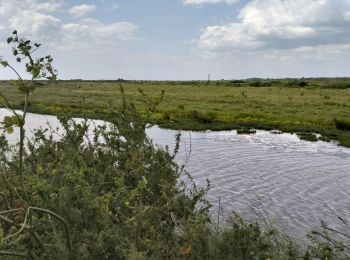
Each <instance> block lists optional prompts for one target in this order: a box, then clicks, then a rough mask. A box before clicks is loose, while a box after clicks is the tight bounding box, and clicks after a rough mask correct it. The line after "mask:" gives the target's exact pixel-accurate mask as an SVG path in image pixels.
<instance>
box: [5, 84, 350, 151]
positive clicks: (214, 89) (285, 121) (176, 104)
mask: <svg viewBox="0 0 350 260" xmlns="http://www.w3.org/2000/svg"><path fill="white" fill-rule="evenodd" d="M120 85H122V86H123V87H124V90H125V93H126V95H127V97H129V98H131V99H132V100H133V101H134V102H135V104H136V105H137V107H138V109H139V110H140V111H143V108H144V107H145V106H144V103H143V101H144V100H145V97H144V96H142V95H141V94H140V93H139V89H141V90H143V91H144V92H145V93H146V94H147V95H148V96H151V97H156V96H159V94H160V93H161V92H162V90H164V91H165V95H164V99H163V102H162V103H161V105H160V106H159V107H158V108H157V111H156V113H155V117H154V120H155V122H156V123H157V124H159V125H160V126H162V127H167V128H174V129H189V130H205V129H212V130H223V129H249V128H257V129H270V130H271V129H279V130H282V131H286V132H297V133H299V135H300V136H301V138H303V139H308V140H313V139H314V140H317V138H316V137H315V136H313V135H312V134H310V133H319V134H322V137H321V139H322V140H326V141H327V140H338V141H340V144H341V145H344V146H349V147H350V131H349V129H350V114H349V111H350V79H347V78H344V79H342V78H337V79H323V78H321V79H302V80H301V79H299V80H296V79H282V80H260V79H251V80H243V81H241V80H232V81H212V82H210V83H208V82H204V81H187V82H184V81H183V82H176V81H166V82H161V81H159V82H154V81H153V82H151V81H80V80H76V81H57V82H55V83H52V84H50V85H48V86H45V87H41V88H39V89H37V90H36V91H35V93H34V94H33V96H32V97H31V100H30V102H31V103H30V110H31V111H33V112H39V113H49V114H57V113H61V112H62V111H68V112H70V113H72V115H75V116H77V115H82V114H83V107H84V106H83V103H84V102H83V100H84V99H85V113H87V114H88V115H89V116H91V117H94V118H105V115H106V114H108V112H109V111H110V110H111V109H114V108H116V107H118V104H120V102H121V93H120ZM0 90H1V91H2V92H3V93H4V94H5V95H6V96H7V97H8V98H9V100H10V101H12V102H13V103H14V104H16V107H20V106H21V104H22V103H23V101H22V100H21V99H20V95H19V92H18V91H17V90H16V87H14V86H12V85H11V84H10V82H8V81H0ZM336 122H337V123H336Z"/></svg>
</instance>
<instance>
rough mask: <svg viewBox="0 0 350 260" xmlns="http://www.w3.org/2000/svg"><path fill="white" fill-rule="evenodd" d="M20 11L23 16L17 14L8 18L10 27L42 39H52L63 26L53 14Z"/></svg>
mask: <svg viewBox="0 0 350 260" xmlns="http://www.w3.org/2000/svg"><path fill="white" fill-rule="evenodd" d="M20 13H21V16H19V15H15V16H12V17H10V18H9V19H8V25H9V27H10V28H12V29H18V30H20V32H22V33H25V34H29V35H35V36H37V37H39V38H40V39H41V40H46V39H47V40H48V39H50V38H51V37H52V36H54V35H55V34H56V33H57V31H59V30H60V28H61V26H62V22H61V20H60V19H58V18H56V17H54V16H51V15H45V14H42V13H38V12H33V11H27V10H23V11H21V12H20ZM23 17H26V18H25V19H23Z"/></svg>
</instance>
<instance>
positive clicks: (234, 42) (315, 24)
mask: <svg viewBox="0 0 350 260" xmlns="http://www.w3.org/2000/svg"><path fill="white" fill-rule="evenodd" d="M13 29H17V30H18V32H19V33H20V34H21V35H22V36H23V37H27V38H30V39H33V40H35V41H38V42H41V43H42V44H43V48H42V50H41V52H40V53H39V54H44V53H50V54H52V56H53V57H54V58H55V65H56V67H57V69H58V71H59V78H61V79H70V78H82V79H115V78H125V79H145V80H154V79H158V80H190V79H203V80H205V79H206V78H207V74H208V73H210V74H211V75H212V78H213V79H221V78H224V79H232V78H249V77H263V78H279V77H319V76H320V77H325V76H350V73H349V71H348V68H349V65H350V64H349V63H350V62H349V61H350V59H349V58H350V55H349V53H350V0H337V1H334V0H96V1H92V0H73V1H68V0H50V1H42V0H0V40H1V41H0V56H1V57H3V58H5V59H8V60H9V61H12V60H11V57H10V52H11V48H10V47H9V46H7V45H6V44H5V40H6V38H7V37H8V36H9V34H10V33H11V31H12V30H13ZM18 69H19V70H20V68H18ZM8 78H13V75H12V74H11V73H10V71H6V70H5V71H4V70H3V69H1V70H0V79H8Z"/></svg>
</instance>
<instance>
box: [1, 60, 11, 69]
mask: <svg viewBox="0 0 350 260" xmlns="http://www.w3.org/2000/svg"><path fill="white" fill-rule="evenodd" d="M0 64H1V65H2V66H4V67H5V68H6V67H7V66H8V65H9V63H8V62H7V61H6V60H0Z"/></svg>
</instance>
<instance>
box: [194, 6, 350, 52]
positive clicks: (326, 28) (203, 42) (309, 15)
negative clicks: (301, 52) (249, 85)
mask: <svg viewBox="0 0 350 260" xmlns="http://www.w3.org/2000/svg"><path fill="white" fill-rule="evenodd" d="M349 13H350V1H349V0H337V1H334V0H284V1H281V0H254V1H251V2H249V3H248V4H247V5H246V6H245V7H244V8H243V9H242V10H241V12H240V14H239V16H238V21H237V22H233V23H229V24H226V25H218V26H209V27H207V28H206V29H205V30H204V31H203V33H202V35H201V36H200V38H199V40H198V46H199V47H201V48H203V49H204V50H210V51H217V52H222V51H232V50H239V49H241V50H242V49H245V50H247V49H248V50H262V49H294V48H299V47H302V46H318V45H326V44H342V43H346V42H348V41H350V37H349V36H350V20H349Z"/></svg>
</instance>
